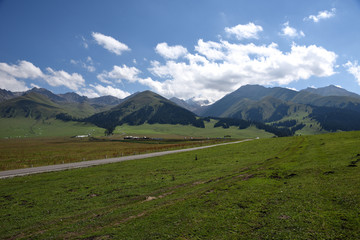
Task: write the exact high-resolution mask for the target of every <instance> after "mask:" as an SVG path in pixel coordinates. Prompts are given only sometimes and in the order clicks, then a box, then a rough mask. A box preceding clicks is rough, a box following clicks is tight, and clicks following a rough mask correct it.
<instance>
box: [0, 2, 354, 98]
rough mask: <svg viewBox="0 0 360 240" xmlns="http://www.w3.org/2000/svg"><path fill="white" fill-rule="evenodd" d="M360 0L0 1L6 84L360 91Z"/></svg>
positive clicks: (216, 93) (112, 91)
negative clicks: (252, 86)
mask: <svg viewBox="0 0 360 240" xmlns="http://www.w3.org/2000/svg"><path fill="white" fill-rule="evenodd" d="M359 26H360V1H359V0H346V1H340V0H326V1H325V0H317V1H313V0H311V1H308V0H305V1H304V0H303V1H288V0H283V1H280V0H274V1H266V0H262V1H260V0H253V1H241V0H237V1H236V0H234V1H230V0H221V1H220V0H218V1H215V0H197V1H190V0H181V1H180V0H171V1H170V0H168V1H165V0H153V1H148V0H143V1H139V0H132V1H110V0H106V1H89V0H87V1H85V0H77V1H69V0H61V1H59V0H52V1H47V0H42V1H40V0H33V1H27V0H3V1H1V0H0V88H3V89H8V90H12V91H24V90H27V89H30V88H32V87H44V88H47V89H49V90H51V91H53V92H55V93H65V92H77V93H79V94H81V95H86V96H89V97H96V96H102V95H114V96H117V97H119V98H124V97H126V96H128V95H129V94H132V93H134V92H136V91H143V90H148V89H149V90H152V91H155V92H157V93H159V94H161V95H163V96H165V97H173V96H175V97H179V98H182V99H188V98H193V97H194V98H195V99H198V100H201V99H208V100H210V101H215V100H217V99H219V98H221V97H222V96H224V95H225V94H227V93H230V92H232V91H234V90H236V89H237V88H239V87H240V86H242V85H246V84H261V85H264V86H281V87H287V88H292V89H297V90H301V89H304V88H306V87H310V86H312V87H323V86H327V85H330V84H333V85H338V86H341V87H343V88H345V89H347V90H350V91H353V92H356V93H359V94H360V65H359V61H360V44H359V42H360V30H359Z"/></svg>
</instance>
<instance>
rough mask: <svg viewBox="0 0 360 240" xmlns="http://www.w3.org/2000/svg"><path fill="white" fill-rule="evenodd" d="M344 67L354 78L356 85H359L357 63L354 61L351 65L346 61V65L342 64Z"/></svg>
mask: <svg viewBox="0 0 360 240" xmlns="http://www.w3.org/2000/svg"><path fill="white" fill-rule="evenodd" d="M344 67H346V68H347V71H348V72H349V73H350V74H352V75H353V76H354V77H355V78H356V80H357V82H358V84H359V85H360V66H359V64H358V62H357V61H355V62H353V63H352V62H350V61H348V62H347V63H346V64H344Z"/></svg>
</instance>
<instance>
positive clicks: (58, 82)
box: [43, 67, 85, 90]
mask: <svg viewBox="0 0 360 240" xmlns="http://www.w3.org/2000/svg"><path fill="white" fill-rule="evenodd" d="M46 70H47V72H48V74H46V75H44V77H43V79H44V80H45V81H46V82H47V83H48V84H49V85H50V86H53V87H58V86H65V87H67V88H69V89H71V90H78V89H79V87H81V86H84V85H85V80H84V78H83V77H82V76H81V75H80V74H78V73H73V74H69V73H67V72H65V71H63V70H60V71H55V70H53V69H52V68H50V67H48V68H46Z"/></svg>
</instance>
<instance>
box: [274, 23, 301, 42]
mask: <svg viewBox="0 0 360 240" xmlns="http://www.w3.org/2000/svg"><path fill="white" fill-rule="evenodd" d="M280 35H282V36H286V37H290V38H296V37H305V34H304V32H303V31H298V30H296V29H295V28H293V27H290V25H289V22H286V23H284V24H283V28H282V29H281V33H280Z"/></svg>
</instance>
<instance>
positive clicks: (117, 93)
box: [90, 84, 130, 98]
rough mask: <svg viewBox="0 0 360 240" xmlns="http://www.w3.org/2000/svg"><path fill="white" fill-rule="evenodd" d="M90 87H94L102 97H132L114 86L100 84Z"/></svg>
mask: <svg viewBox="0 0 360 240" xmlns="http://www.w3.org/2000/svg"><path fill="white" fill-rule="evenodd" d="M90 86H91V87H93V88H94V89H95V90H96V91H97V92H98V93H99V94H100V96H106V95H111V96H114V97H117V98H126V97H127V96H129V95H130V93H128V92H126V91H123V90H121V89H118V88H114V87H112V86H102V85H99V84H96V85H90Z"/></svg>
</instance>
